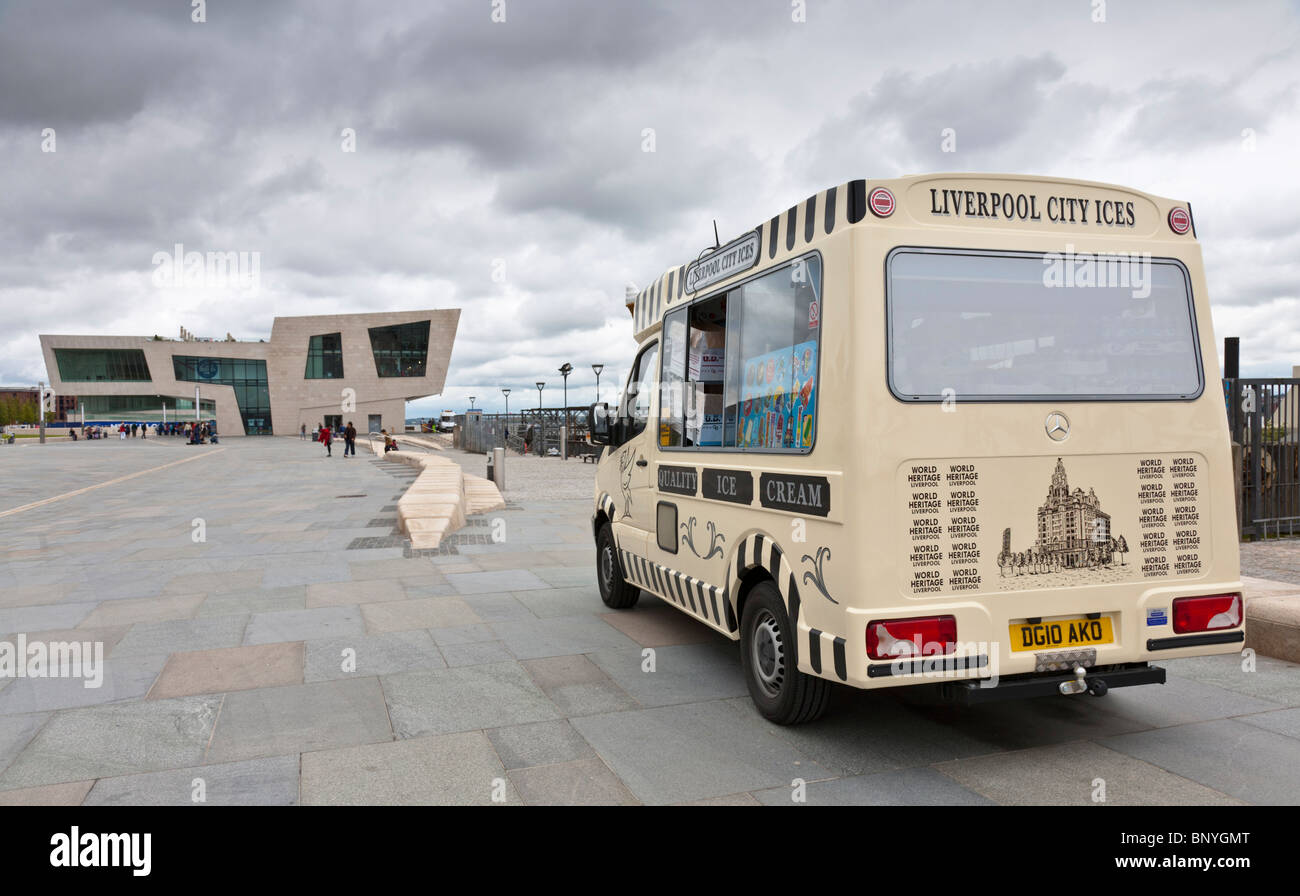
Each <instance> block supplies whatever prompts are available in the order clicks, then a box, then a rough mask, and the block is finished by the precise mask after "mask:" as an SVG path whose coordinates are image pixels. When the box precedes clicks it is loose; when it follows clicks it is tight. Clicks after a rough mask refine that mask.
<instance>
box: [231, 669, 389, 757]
mask: <svg viewBox="0 0 1300 896" xmlns="http://www.w3.org/2000/svg"><path fill="white" fill-rule="evenodd" d="M391 739H392V728H391V727H390V726H389V723H388V713H387V711H386V709H385V707H384V694H383V690H382V689H381V688H380V686H379V680H378V679H377V678H360V679H348V680H343V681H314V682H309V683H307V684H299V685H290V686H288V687H278V688H259V689H257V690H255V691H239V692H236V693H233V694H228V695H227V696H226V697H225V703H224V705H223V706H222V709H221V719H220V721H219V722H218V724H217V728H216V731H215V732H214V734H213V736H212V746H211V747H210V748H209V749H208V756H207V759H208V761H209V762H233V761H235V760H238V759H257V758H261V757H267V756H279V755H282V754H285V753H301V752H305V751H307V750H323V749H329V748H331V747H344V746H354V745H356V744H363V743H375V742H379V741H387V740H391Z"/></svg>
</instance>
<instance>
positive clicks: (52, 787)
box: [0, 781, 95, 806]
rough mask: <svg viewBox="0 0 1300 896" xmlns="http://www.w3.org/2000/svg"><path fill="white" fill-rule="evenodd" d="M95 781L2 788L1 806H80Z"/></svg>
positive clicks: (0, 795)
mask: <svg viewBox="0 0 1300 896" xmlns="http://www.w3.org/2000/svg"><path fill="white" fill-rule="evenodd" d="M94 783H95V782H94V781H69V782H68V783H66V784H46V785H45V786H44V787H24V788H22V789H19V790H0V806H80V805H81V801H82V800H84V799H85V798H86V794H87V793H89V792H90V787H91V785H92V784H94Z"/></svg>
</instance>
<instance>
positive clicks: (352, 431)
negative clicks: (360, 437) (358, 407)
mask: <svg viewBox="0 0 1300 896" xmlns="http://www.w3.org/2000/svg"><path fill="white" fill-rule="evenodd" d="M349 454H351V455H352V456H353V457H356V456H357V428H356V427H355V426H353V425H352V421H351V420H349V421H348V428H347V429H345V430H343V456H344V457H347V456H348V455H349Z"/></svg>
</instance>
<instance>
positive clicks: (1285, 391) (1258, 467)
mask: <svg viewBox="0 0 1300 896" xmlns="http://www.w3.org/2000/svg"><path fill="white" fill-rule="evenodd" d="M1223 393H1224V400H1225V401H1226V403H1227V411H1228V426H1229V428H1230V431H1231V433H1232V441H1233V442H1234V443H1235V445H1236V446H1238V447H1236V448H1234V450H1233V455H1234V457H1236V458H1239V459H1240V460H1239V461H1238V463H1239V464H1240V467H1239V470H1238V471H1237V472H1239V474H1240V478H1239V480H1238V482H1239V487H1238V506H1239V508H1240V511H1239V515H1238V520H1239V522H1240V524H1241V534H1242V536H1243V537H1246V536H1249V537H1251V538H1266V537H1268V536H1270V535H1295V534H1298V533H1300V379H1245V378H1238V379H1228V380H1224V381H1223Z"/></svg>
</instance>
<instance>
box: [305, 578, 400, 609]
mask: <svg viewBox="0 0 1300 896" xmlns="http://www.w3.org/2000/svg"><path fill="white" fill-rule="evenodd" d="M405 599H406V592H405V590H404V589H403V588H402V587H401V585H400V583H395V582H393V581H391V580H387V579H385V580H378V581H369V582H329V583H327V584H323V585H308V586H307V606H308V607H309V608H314V607H341V606H349V605H356V604H369V603H381V602H384V601H395V600H405Z"/></svg>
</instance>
